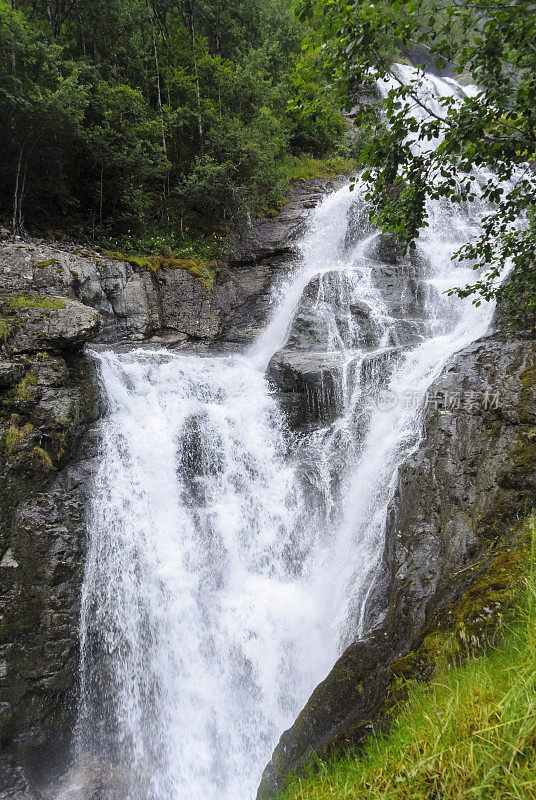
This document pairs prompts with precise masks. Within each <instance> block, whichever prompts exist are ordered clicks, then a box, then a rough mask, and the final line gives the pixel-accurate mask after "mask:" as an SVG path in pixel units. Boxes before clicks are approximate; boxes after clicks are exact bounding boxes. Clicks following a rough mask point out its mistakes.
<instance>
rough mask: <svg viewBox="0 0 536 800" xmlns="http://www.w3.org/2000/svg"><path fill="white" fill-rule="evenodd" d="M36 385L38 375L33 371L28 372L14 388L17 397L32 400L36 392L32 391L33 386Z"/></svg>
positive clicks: (21, 399)
mask: <svg viewBox="0 0 536 800" xmlns="http://www.w3.org/2000/svg"><path fill="white" fill-rule="evenodd" d="M34 386H37V375H35V374H34V373H33V372H27V373H26V375H25V376H24V378H22V380H20V381H19V382H18V383H17V385H16V386H15V388H14V390H13V392H14V396H15V398H16V399H17V400H20V401H22V402H24V401H28V400H32V399H33V398H34V394H35V393H34V392H33V391H32V387H34Z"/></svg>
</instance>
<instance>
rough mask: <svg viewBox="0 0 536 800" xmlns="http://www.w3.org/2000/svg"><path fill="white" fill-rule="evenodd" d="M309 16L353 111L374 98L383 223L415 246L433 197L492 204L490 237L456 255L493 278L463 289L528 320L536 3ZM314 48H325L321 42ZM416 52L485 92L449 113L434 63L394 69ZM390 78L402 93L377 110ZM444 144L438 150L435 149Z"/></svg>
mask: <svg viewBox="0 0 536 800" xmlns="http://www.w3.org/2000/svg"><path fill="white" fill-rule="evenodd" d="M298 9H299V15H300V16H301V18H302V19H312V20H314V21H315V22H316V24H318V25H319V26H320V39H321V41H323V51H324V53H325V61H324V63H325V67H326V70H327V72H328V74H329V76H330V79H331V80H333V82H334V83H335V84H337V85H338V86H339V92H340V97H341V102H342V103H343V105H348V106H349V105H350V104H351V101H350V100H349V99H348V98H349V97H351V96H352V92H351V90H352V88H355V87H356V86H359V87H360V90H361V94H362V95H363V97H364V98H365V99H364V100H363V101H362V102H360V104H359V106H358V110H357V117H356V122H357V124H358V125H359V126H360V129H361V131H365V132H366V133H367V136H366V137H365V139H364V142H363V147H362V150H361V154H360V162H361V165H362V167H363V172H362V177H363V179H364V180H365V182H366V184H367V186H368V193H367V199H368V200H369V202H370V204H371V217H372V220H373V221H374V222H375V223H376V224H377V225H379V227H380V228H381V229H382V230H384V231H386V232H387V231H392V232H394V233H395V234H396V235H397V237H398V238H399V240H400V241H401V242H402V243H403V244H404V245H405V246H406V247H414V246H415V239H416V237H417V236H418V234H419V231H420V230H421V229H422V228H423V227H426V225H427V213H428V212H427V206H426V200H427V198H446V199H448V200H449V201H450V202H453V203H460V204H466V203H469V204H471V203H478V200H479V198H483V199H484V200H487V201H490V202H491V203H492V204H493V209H492V210H491V211H490V212H489V213H487V214H486V216H485V218H484V221H483V229H482V234H481V235H479V236H477V237H476V238H475V239H474V240H473V241H471V242H468V243H467V244H465V245H464V246H463V247H462V248H461V249H460V250H459V252H458V253H457V254H456V255H457V257H458V258H460V259H462V260H464V261H466V262H468V265H471V266H472V267H473V268H475V269H477V268H481V269H482V270H483V275H482V277H480V278H479V279H478V280H476V281H475V283H474V284H472V285H469V286H464V287H460V288H458V289H456V290H453V291H457V292H458V294H459V295H460V296H462V297H467V296H470V295H474V296H475V300H474V301H475V303H476V304H479V303H480V302H481V298H482V297H484V298H486V299H489V298H491V297H498V298H499V299H500V300H503V301H505V302H506V304H507V305H508V306H509V307H510V310H511V311H513V313H514V316H517V317H520V316H522V315H523V314H525V313H526V312H527V311H529V312H534V311H535V310H536V262H535V259H534V252H535V250H536V204H535V197H536V181H535V177H534V166H535V159H536V113H535V98H536V48H535V47H534V41H535V40H536V4H535V3H534V2H533V1H532V0H514V2H509V1H508V0H497V2H495V1H493V2H491V0H469V2H465V1H464V2H457V0H449V1H448V2H446V3H439V2H437V1H436V0H432V1H431V2H430V1H429V0H383V1H382V2H380V3H369V2H357V3H353V4H348V3H346V0H300V2H299V4H298ZM309 46H310V48H311V49H312V50H316V48H317V47H318V46H319V45H318V42H317V41H316V40H315V39H311V40H310V43H309ZM406 53H411V55H412V61H414V62H415V61H416V62H423V61H424V62H426V66H428V68H429V67H430V63H431V64H432V65H435V67H436V68H438V69H440V70H441V69H445V68H450V69H452V71H453V72H454V73H455V74H458V75H460V76H462V79H463V80H465V81H467V82H473V83H474V84H475V90H474V91H471V92H469V93H468V95H467V96H466V97H465V98H464V99H463V101H462V102H457V101H456V99H455V98H454V97H452V96H450V95H449V96H448V97H443V98H442V99H441V100H440V108H439V110H438V108H437V106H435V105H434V103H433V102H430V100H429V98H427V97H426V96H425V95H424V94H423V92H422V91H421V87H422V80H423V72H422V70H423V69H424V68H425V64H423V63H421V64H420V67H421V69H417V70H416V72H415V74H414V77H413V79H412V80H411V81H410V82H409V83H406V82H403V81H401V80H400V77H399V76H398V75H397V73H396V70H393V62H394V61H396V60H400V59H401V54H402V55H403V54H406ZM382 78H385V79H389V80H392V81H393V83H394V87H393V88H391V89H390V91H389V92H388V94H387V96H386V97H385V98H384V99H383V100H382V101H381V102H380V103H371V102H368V101H367V100H366V95H367V91H366V90H367V89H368V90H369V92H370V91H374V86H375V82H376V81H377V80H378V79H382ZM369 96H370V95H369ZM423 112H424V113H423ZM433 140H436V141H439V144H438V146H437V147H436V146H435V145H428V146H427V143H430V142H433ZM413 141H419V142H421V143H422V144H423V147H422V148H419V149H418V151H417V150H416V149H415V148H412V146H411V144H412V142H413ZM474 167H477V168H478V170H474ZM475 213H478V208H475ZM510 264H511V265H512V272H511V274H510V280H509V281H508V282H507V283H506V284H504V285H503V286H501V287H500V288H499V287H498V286H497V282H496V278H497V277H498V276H499V274H500V273H502V272H503V270H504V268H505V266H507V265H510Z"/></svg>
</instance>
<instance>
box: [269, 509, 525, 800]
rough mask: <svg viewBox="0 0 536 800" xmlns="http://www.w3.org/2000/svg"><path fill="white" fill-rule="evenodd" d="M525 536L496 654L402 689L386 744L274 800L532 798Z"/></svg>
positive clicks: (322, 768) (295, 784) (321, 770)
mask: <svg viewBox="0 0 536 800" xmlns="http://www.w3.org/2000/svg"><path fill="white" fill-rule="evenodd" d="M526 527H527V529H528V531H529V532H530V533H531V535H532V548H531V558H530V559H527V569H528V572H529V574H528V575H527V577H526V579H525V584H524V585H523V586H522V591H521V592H520V604H519V609H518V619H517V622H516V624H515V626H513V627H509V628H508V629H506V630H505V631H504V635H503V637H502V638H501V640H500V644H499V645H498V646H497V647H496V648H495V649H494V650H493V651H491V652H490V653H489V654H487V655H484V656H480V657H478V658H474V659H473V660H471V661H470V662H469V663H467V664H466V665H465V666H463V667H458V668H451V669H445V670H444V671H442V672H439V673H437V674H436V676H435V678H434V679H433V681H432V682H431V683H430V684H429V685H423V684H414V685H412V686H411V687H410V690H409V699H408V700H407V702H405V703H404V704H403V706H402V707H401V709H400V712H399V714H398V716H397V718H396V720H395V721H394V723H393V725H392V728H391V731H390V733H389V734H388V735H386V736H385V737H378V738H375V739H372V740H371V741H370V742H369V744H368V746H367V747H366V750H365V752H364V753H363V755H362V756H361V757H358V756H356V755H355V754H350V755H348V756H347V757H346V758H344V759H343V760H340V761H337V762H334V763H332V764H323V763H318V764H316V766H315V769H314V770H313V768H312V769H311V771H310V774H309V775H307V776H305V777H304V778H294V779H293V780H292V781H291V783H290V784H289V785H288V787H287V789H286V791H284V792H283V793H282V795H281V796H280V797H281V800H283V798H284V800H343V799H344V800H350V799H351V800H367V799H368V798H370V799H371V800H372V798H374V800H469V798H478V799H479V800H510V798H512V800H513V799H514V798H515V799H516V800H532V799H533V798H536V574H535V569H534V552H535V546H534V542H535V538H536V537H535V533H536V518H535V517H531V518H529V519H528V521H527V523H526ZM529 567H530V569H529Z"/></svg>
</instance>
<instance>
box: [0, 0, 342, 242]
mask: <svg viewBox="0 0 536 800" xmlns="http://www.w3.org/2000/svg"><path fill="white" fill-rule="evenodd" d="M308 30H309V28H308V24H307V23H302V22H300V21H299V20H298V19H297V18H296V16H295V15H294V14H293V13H292V12H291V9H290V4H289V2H288V0H262V2H260V3H258V2H255V1H254V0H239V2H237V3H233V4H229V3H226V2H222V0H202V1H201V2H198V0H111V2H109V1H108V0H106V2H105V0H28V2H26V0H12V2H11V3H10V2H8V0H1V2H0V126H1V129H0V136H1V139H2V142H3V147H2V154H1V156H0V180H1V183H2V186H3V187H4V191H3V192H2V197H1V200H0V203H1V205H0V215H1V216H2V218H3V219H4V222H5V224H6V226H7V227H8V228H10V229H12V231H14V232H16V233H17V232H21V231H22V230H24V229H27V230H30V231H33V232H36V231H37V232H41V233H43V234H45V235H47V234H48V235H50V234H52V235H56V236H60V238H61V236H62V235H63V236H71V237H74V238H79V239H88V238H89V239H91V240H93V241H97V242H102V241H105V240H107V239H110V238H112V239H114V240H115V241H116V242H117V241H118V240H119V242H120V244H121V246H122V248H123V249H124V250H126V251H128V250H129V249H131V250H132V249H134V250H135V249H136V248H138V249H140V248H141V250H143V251H144V252H151V251H152V250H158V249H159V248H160V249H164V250H165V249H166V248H167V249H168V250H171V251H174V252H177V251H178V252H180V251H188V250H191V249H192V247H193V248H194V249H195V250H197V251H200V252H201V253H203V252H205V253H210V252H212V251H213V252H216V253H217V251H218V242H219V241H220V240H222V239H223V238H225V236H226V234H227V233H228V232H229V229H230V228H232V227H233V226H234V225H235V224H236V223H237V222H239V221H240V220H243V219H245V218H247V216H248V215H250V214H252V215H266V214H273V213H274V212H275V211H276V210H277V209H278V208H279V207H280V206H281V204H282V203H283V202H284V200H285V199H286V197H287V195H288V185H289V177H292V175H294V174H296V175H299V174H300V163H301V162H300V157H301V156H303V155H304V154H305V155H306V156H309V157H313V158H314V157H316V158H317V159H322V158H328V159H329V158H335V159H337V158H338V159H339V162H337V160H335V162H333V163H334V165H335V169H336V168H337V166H338V167H339V168H338V171H339V172H340V171H341V168H340V164H342V165H343V166H344V158H345V157H346V158H348V155H349V154H348V152H347V150H348V146H345V145H344V144H343V132H344V129H345V123H344V121H343V119H342V117H341V115H340V114H339V113H338V111H337V109H336V107H335V96H334V92H333V90H331V89H330V88H329V86H328V84H327V81H326V80H324V79H322V78H321V71H320V69H319V67H318V64H319V56H318V54H314V53H313V54H309V53H302V50H301V42H302V40H303V39H304V37H305V35H306V34H307V33H308ZM301 100H303V101H304V102H303V103H302V102H301ZM291 101H292V102H291ZM345 147H346V149H345ZM341 159H342V160H341ZM306 169H307V168H306ZM316 169H317V170H318V169H319V165H318V164H317V166H316ZM323 169H327V170H328V171H330V170H331V169H332V166H331V165H330V163H329V161H328V163H327V165H324V167H323ZM192 243H193V244H192Z"/></svg>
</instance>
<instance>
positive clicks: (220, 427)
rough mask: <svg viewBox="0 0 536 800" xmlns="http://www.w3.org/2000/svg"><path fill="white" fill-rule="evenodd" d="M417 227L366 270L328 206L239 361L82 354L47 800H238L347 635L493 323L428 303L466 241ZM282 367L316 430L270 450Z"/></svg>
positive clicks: (360, 620) (344, 193)
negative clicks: (320, 410)
mask: <svg viewBox="0 0 536 800" xmlns="http://www.w3.org/2000/svg"><path fill="white" fill-rule="evenodd" d="M430 80H431V79H430ZM430 86H431V91H435V89H434V87H433V85H432V83H431V84H430ZM445 87H448V84H443V85H442V86H441V87H440V89H441V92H442V93H444V92H445V91H446V88H445ZM451 91H456V92H457V91H459V89H458V88H455V89H454V88H453V87H452V85H451ZM431 212H432V214H431V225H430V227H429V228H428V229H427V232H426V235H425V236H424V237H423V238H422V239H421V240H420V242H419V246H418V251H417V259H416V260H415V259H414V260H413V261H411V260H409V259H408V260H405V261H402V262H399V263H397V264H396V265H395V266H393V265H389V264H387V265H386V264H385V263H384V262H383V261H382V258H381V250H378V246H379V243H380V240H379V238H378V236H377V235H376V234H375V233H374V232H371V231H370V229H368V228H367V226H366V225H365V226H363V227H362V228H361V229H360V228H359V225H358V224H354V226H353V227H352V226H350V228H349V223H348V220H349V219H352V218H357V219H359V216H360V215H359V202H357V203H356V193H354V194H352V193H351V192H350V191H349V189H348V187H346V188H343V189H341V190H340V191H339V192H336V193H334V194H333V195H331V196H329V197H327V198H326V199H325V200H324V202H323V203H322V204H321V205H320V206H319V207H318V208H317V209H316V210H315V212H314V213H313V216H312V219H311V223H310V225H309V228H308V231H307V232H306V234H305V235H304V238H303V241H302V243H301V251H302V259H301V266H300V267H299V269H297V270H296V272H295V273H294V274H293V275H292V276H291V277H290V278H289V279H288V281H287V282H286V283H285V284H284V285H283V286H282V287H280V290H279V295H278V297H279V299H278V300H277V302H276V309H275V311H274V314H273V317H272V320H271V322H270V323H269V325H268V326H267V328H266V330H265V331H264V333H263V334H262V335H261V336H260V337H259V339H258V341H257V342H255V343H254V345H253V346H252V347H251V349H250V351H249V352H247V353H245V354H241V355H233V356H222V357H207V358H202V357H198V356H194V355H188V354H177V353H170V352H167V351H162V350H159V351H149V350H137V351H133V352H129V353H127V354H119V353H114V352H106V353H101V354H98V355H96V358H98V360H99V362H100V368H101V376H102V384H103V387H104V390H105V393H106V397H107V401H108V410H107V415H106V418H105V420H104V423H103V429H104V430H103V443H102V458H101V463H100V468H99V473H98V476H97V480H96V486H95V491H94V499H93V505H92V510H91V539H90V545H89V554H88V559H87V566H86V576H85V582H84V588H83V598H82V616H81V644H82V663H81V701H80V713H79V722H78V728H77V737H76V739H77V741H76V748H77V753H76V759H75V761H76V769H75V772H76V778H73V779H72V781H71V784H70V787H69V789H68V790H66V791H64V793H63V794H62V797H65V798H67V797H70V798H72V797H79V796H80V797H88V796H90V795H88V794H87V787H88V786H89V785H90V784H91V781H93V783H94V782H95V780H97V779H96V778H95V776H96V775H97V776H98V781H101V783H102V784H103V785H106V786H107V787H108V789H109V796H110V797H113V798H116V799H117V800H252V798H253V797H254V795H255V791H256V786H257V785H258V781H259V778H260V775H261V772H262V769H263V766H264V764H265V763H266V761H267V760H268V758H269V757H270V754H271V751H272V749H273V747H274V745H275V744H276V742H277V739H278V737H279V735H280V734H281V732H282V731H283V730H284V729H285V728H286V727H288V725H289V724H290V723H292V721H293V720H294V718H295V716H296V714H297V712H298V711H299V710H300V708H301V707H302V706H303V704H304V702H305V701H306V699H307V697H308V695H309V694H310V692H311V691H312V689H313V688H314V686H315V685H316V684H317V683H318V681H319V680H321V679H322V678H323V677H324V676H325V675H326V673H327V671H328V670H329V668H330V667H331V665H332V664H333V662H334V661H335V659H336V657H337V654H338V652H339V651H340V649H341V648H342V647H343V645H344V644H345V643H347V642H348V641H349V640H351V639H352V638H354V639H355V638H356V636H358V635H359V634H361V633H362V632H363V626H364V624H365V618H366V617H365V609H366V607H367V602H366V601H367V597H368V596H369V593H370V590H371V587H372V586H373V582H374V572H375V569H376V566H377V564H378V560H379V557H380V556H381V552H382V546H383V542H382V537H383V529H384V522H385V513H386V508H387V504H388V502H389V498H390V497H391V496H392V491H393V485H394V481H395V478H396V471H397V467H398V465H399V464H400V463H401V461H402V460H403V459H404V457H406V456H407V454H408V452H409V451H410V450H411V448H413V447H414V446H415V444H416V442H417V441H418V437H419V431H420V413H421V412H420V408H421V406H422V400H423V398H424V394H425V392H426V389H427V387H428V386H429V385H430V383H431V382H432V380H433V379H434V377H435V376H436V375H437V374H438V373H439V371H440V370H441V368H442V366H443V365H444V363H445V361H446V360H447V359H448V358H449V356H450V355H452V354H453V353H454V352H455V351H457V350H458V349H460V348H461V347H463V346H464V345H465V344H466V343H468V342H470V341H471V340H473V339H475V338H477V337H478V336H480V335H481V334H482V333H484V332H485V330H486V327H487V325H488V323H489V319H490V315H491V309H490V308H489V307H485V306H483V307H481V308H480V309H476V308H475V307H474V306H472V305H471V304H470V303H469V302H467V301H465V302H460V301H458V300H457V299H456V298H454V297H450V298H449V297H446V296H445V295H442V294H441V290H442V289H443V288H448V287H450V286H451V285H453V284H459V283H461V282H463V280H464V277H465V276H464V274H463V272H462V271H461V270H459V268H457V267H456V265H453V264H452V262H451V260H450V257H451V254H452V252H454V250H456V249H457V248H458V246H459V245H460V244H461V243H463V242H464V241H466V240H467V239H468V238H469V237H470V236H472V235H473V233H474V229H475V226H477V225H478V220H476V221H475V220H470V219H469V218H468V217H467V216H466V215H464V213H463V212H462V211H460V210H459V209H453V208H452V207H451V206H449V205H448V204H446V203H445V204H435V205H434V206H433V207H432V208H431ZM455 271H456V275H455V276H454V272H455ZM395 284H396V286H395ZM385 286H388V291H387V290H385ZM393 286H395V288H394V289H393ZM389 287H390V288H389ZM396 287H398V289H397V288H396ZM395 290H396V291H395ZM393 293H394V294H393ZM394 295H396V298H395V299H393V297H394ZM304 320H305V322H304ZM311 320H312V323H311ZM300 325H302V328H300ZM304 325H305V329H306V330H307V336H306V337H305V339H306V340H305V341H304V337H303V336H302V334H301V333H300V331H303V329H304V328H303V326H304ZM307 326H308V327H307ZM282 348H283V350H284V351H288V350H292V349H293V348H294V349H296V348H297V349H298V350H300V349H301V351H302V353H303V354H304V357H306V358H313V359H315V358H316V359H317V360H318V359H320V360H321V361H322V363H323V364H324V365H326V364H327V365H328V367H326V370H327V371H329V373H330V375H331V376H332V379H333V380H334V381H335V382H336V389H337V391H336V395H337V398H336V399H337V403H336V404H337V410H336V414H335V415H334V419H332V420H331V421H330V422H329V424H324V423H319V424H317V425H316V426H309V428H306V429H304V430H302V431H301V432H299V433H298V434H292V433H291V432H290V431H289V430H288V427H287V425H286V423H285V419H284V415H283V412H282V410H281V409H280V407H279V403H278V399H277V393H274V391H273V389H272V387H271V385H270V383H269V381H268V380H267V378H266V377H265V370H266V367H267V365H268V364H269V362H270V360H271V359H272V356H274V354H275V353H277V352H278V351H281V349H282ZM379 390H384V394H382V395H380V401H381V402H380V403H378V392H379ZM385 390H388V391H387V392H386V391H385ZM312 391H313V394H314V391H315V389H314V387H313V390H312ZM315 402H318V403H321V402H323V400H322V398H320V399H318V398H317V400H316V401H315ZM84 791H86V794H84ZM77 792H78V794H77ZM107 796H108V795H107Z"/></svg>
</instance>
